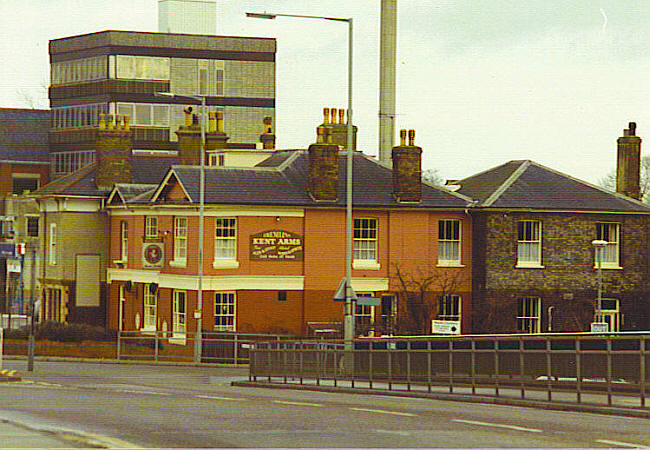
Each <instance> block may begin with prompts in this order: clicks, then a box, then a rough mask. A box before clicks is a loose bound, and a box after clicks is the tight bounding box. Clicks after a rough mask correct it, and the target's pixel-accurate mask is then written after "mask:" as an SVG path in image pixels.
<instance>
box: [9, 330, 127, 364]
mask: <svg viewBox="0 0 650 450" xmlns="http://www.w3.org/2000/svg"><path fill="white" fill-rule="evenodd" d="M120 347H122V332H121V331H118V332H117V360H118V361H119V360H120V356H121V348H120ZM0 358H2V355H0ZM0 367H1V366H0Z"/></svg>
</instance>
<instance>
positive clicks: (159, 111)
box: [115, 102, 169, 127]
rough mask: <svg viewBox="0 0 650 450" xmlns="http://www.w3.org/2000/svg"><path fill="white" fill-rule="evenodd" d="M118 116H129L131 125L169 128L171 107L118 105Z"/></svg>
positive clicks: (116, 107)
mask: <svg viewBox="0 0 650 450" xmlns="http://www.w3.org/2000/svg"><path fill="white" fill-rule="evenodd" d="M115 109H116V111H117V114H119V115H121V116H129V117H130V118H131V122H130V123H131V125H134V126H147V127H151V126H153V127H168V126H169V105H160V104H150V103H121V102H120V103H117V104H116V106H115Z"/></svg>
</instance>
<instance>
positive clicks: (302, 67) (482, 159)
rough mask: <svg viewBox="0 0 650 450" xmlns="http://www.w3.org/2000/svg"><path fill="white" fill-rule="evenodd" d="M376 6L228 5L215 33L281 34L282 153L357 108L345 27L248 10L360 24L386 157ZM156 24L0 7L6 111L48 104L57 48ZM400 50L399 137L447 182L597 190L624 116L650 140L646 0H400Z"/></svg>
mask: <svg viewBox="0 0 650 450" xmlns="http://www.w3.org/2000/svg"><path fill="white" fill-rule="evenodd" d="M379 3H380V2H379V0H347V1H345V0H338V1H333V0H311V1H300V2H298V1H295V0H293V1H291V0H265V1H263V0H218V2H217V7H218V25H217V30H216V31H215V33H216V34H220V35H236V36H266V37H275V38H277V41H278V54H277V67H276V68H277V72H276V73H277V92H276V100H277V102H276V105H277V109H276V118H277V124H276V125H277V127H276V134H277V137H278V140H277V146H278V148H296V147H299V148H304V147H306V146H307V145H308V144H310V143H312V142H314V141H315V136H316V133H315V127H316V126H317V125H318V124H319V123H320V122H321V120H322V108H323V107H324V106H328V107H345V106H346V105H347V90H346V81H347V73H346V69H347V28H346V25H345V24H344V23H336V22H331V23H330V22H325V21H314V20H298V19H280V18H279V19H277V20H275V21H270V20H256V19H247V18H245V15H244V13H245V12H246V11H264V10H267V11H270V12H276V13H295V14H312V15H328V16H339V17H353V18H354V25H355V36H354V52H355V53H354V57H355V65H354V79H355V81H354V108H353V109H354V116H355V120H354V122H355V125H357V126H358V127H359V135H358V142H359V147H360V148H361V149H362V150H363V151H364V152H365V153H367V154H371V155H376V154H377V126H378V124H377V113H378V78H379V75H378V70H379V69H378V55H379V51H378V40H379V36H378V34H379ZM157 17H158V16H157V0H101V1H100V0H28V1H25V0H0V107H38V108H47V107H48V101H47V91H46V87H47V85H48V83H49V66H48V54H47V45H48V40H49V39H54V38H60V37H64V36H71V35H76V34H82V33H90V32H95V31H102V30H106V29H116V30H136V31H157V28H158V25H157ZM397 41H398V50H397V120H396V125H397V126H396V129H397V130H399V129H400V128H413V129H415V130H416V139H415V142H416V145H419V146H421V147H422V148H423V150H424V152H423V165H424V167H425V168H436V169H438V170H439V171H440V173H441V175H442V176H443V177H444V178H463V177H466V176H469V175H471V174H473V173H476V172H480V171H482V170H485V169H488V168H490V167H494V166H497V165H499V164H502V163H504V162H506V161H508V160H511V159H532V160H534V161H537V162H539V163H541V164H544V165H546V166H549V167H551V168H554V169H556V170H560V171H562V172H566V173H568V174H570V175H573V176H575V177H578V178H581V179H584V180H587V181H590V182H596V181H597V180H598V179H599V178H600V177H602V176H604V175H605V174H606V173H607V172H608V171H609V170H611V169H612V168H613V167H614V164H615V161H616V138H617V137H618V136H621V135H622V131H623V128H626V127H627V123H628V122H629V121H636V122H637V123H638V128H637V134H638V135H639V136H641V137H642V138H646V137H647V138H648V140H649V142H650V82H649V81H648V80H649V78H650V2H648V1H647V0H645V1H644V0H639V1H633V0H525V1H521V0H466V1H461V0H438V1H426V0H398V38H397ZM644 145H648V144H644ZM642 152H643V147H642ZM643 154H645V152H643Z"/></svg>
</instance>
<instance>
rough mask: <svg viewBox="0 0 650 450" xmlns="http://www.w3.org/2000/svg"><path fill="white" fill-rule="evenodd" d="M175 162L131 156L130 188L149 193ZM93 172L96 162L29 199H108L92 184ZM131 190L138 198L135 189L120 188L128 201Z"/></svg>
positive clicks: (105, 190) (105, 191)
mask: <svg viewBox="0 0 650 450" xmlns="http://www.w3.org/2000/svg"><path fill="white" fill-rule="evenodd" d="M175 162H176V156H150V155H146V156H145V155H133V167H132V169H131V174H132V177H133V183H132V184H131V185H148V190H151V189H152V186H151V185H157V184H158V183H159V182H160V180H162V178H163V176H164V175H165V173H166V172H167V170H168V169H169V168H170V167H171V166H172V165H173V164H174V163H175ZM96 171H97V163H96V162H94V163H92V164H88V165H87V166H85V167H82V168H81V169H79V170H77V171H76V172H73V173H71V174H69V175H66V176H64V177H61V178H59V179H57V180H54V181H53V182H51V183H49V184H46V185H45V186H43V187H42V188H40V189H38V190H36V191H34V192H33V193H32V195H33V196H38V197H44V196H50V195H55V196H64V197H92V198H97V197H99V198H108V197H109V195H110V193H111V188H106V187H98V186H97V184H96V183H95V174H96ZM124 185H127V184H124ZM154 187H155V186H154ZM134 189H137V190H138V193H137V195H140V194H142V192H141V191H139V188H135V187H132V188H123V189H122V191H123V192H125V193H126V197H129V199H132V193H131V191H133V190H134ZM134 195H136V194H134ZM125 200H126V198H125Z"/></svg>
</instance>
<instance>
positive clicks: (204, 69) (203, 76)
mask: <svg viewBox="0 0 650 450" xmlns="http://www.w3.org/2000/svg"><path fill="white" fill-rule="evenodd" d="M197 63H198V70H199V80H198V81H199V82H198V84H199V94H200V95H207V94H208V61H206V60H199V61H197Z"/></svg>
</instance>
